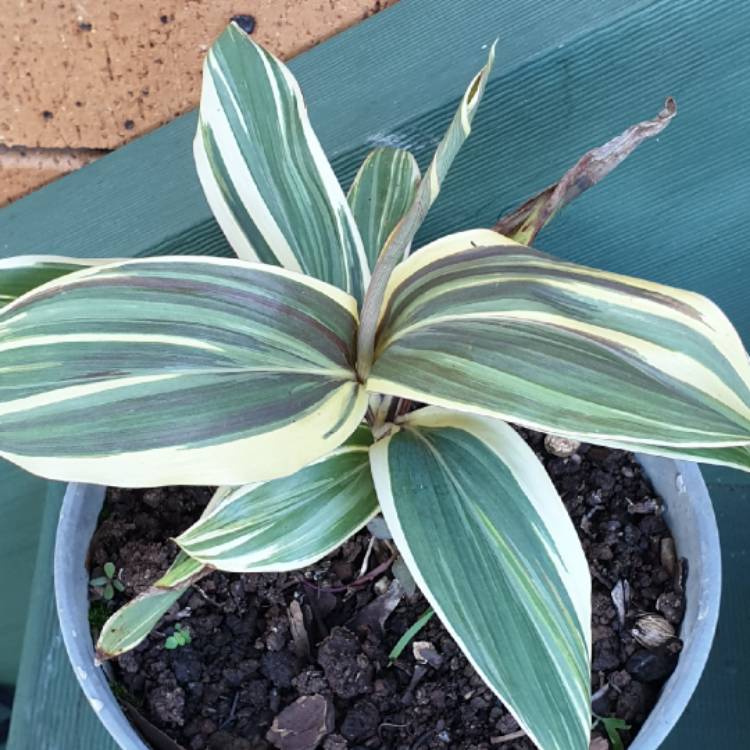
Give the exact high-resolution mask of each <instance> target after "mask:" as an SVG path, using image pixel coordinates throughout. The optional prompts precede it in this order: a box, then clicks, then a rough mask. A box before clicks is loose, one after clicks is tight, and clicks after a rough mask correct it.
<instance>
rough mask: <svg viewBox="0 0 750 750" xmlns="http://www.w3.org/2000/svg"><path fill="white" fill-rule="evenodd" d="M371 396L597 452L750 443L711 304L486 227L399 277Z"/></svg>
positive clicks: (744, 398) (741, 372)
mask: <svg viewBox="0 0 750 750" xmlns="http://www.w3.org/2000/svg"><path fill="white" fill-rule="evenodd" d="M376 355H377V357H376V361H375V364H374V366H373V371H372V375H371V377H370V379H369V381H368V383H367V387H368V388H369V389H370V390H372V391H374V392H378V393H387V394H390V395H395V396H400V397H404V398H410V399H413V400H416V401H422V402H427V403H433V404H438V405H441V406H446V407H451V408H456V409H460V410H465V411H475V412H478V413H484V414H488V415H491V416H496V417H500V418H503V419H508V420H509V421H512V422H518V423H521V424H524V425H526V426H528V427H531V428H534V429H539V430H542V431H545V432H552V433H555V434H558V435H565V436H571V437H576V438H580V439H584V440H587V441H589V442H593V443H596V442H605V441H608V440H609V441H618V442H620V443H628V444H634V445H635V444H637V445H645V444H651V445H654V446H675V447H677V446H679V447H685V448H695V447H715V448H720V447H726V446H732V445H742V444H747V443H748V442H750V365H749V364H748V356H747V353H746V352H745V350H744V348H743V346H742V343H741V341H740V338H739V336H738V335H737V333H736V331H735V330H734V329H733V328H732V326H731V324H730V323H729V321H728V320H727V319H726V317H725V316H724V315H723V314H722V313H721V311H720V310H719V309H718V308H717V307H716V306H715V305H714V304H713V303H711V302H710V301H709V300H707V299H706V298H705V297H701V296H699V295H697V294H693V293H690V292H685V291H681V290H679V289H673V288H670V287H666V286H662V285H660V284H655V283H652V282H648V281H642V280H639V279H634V278H630V277H627V276H620V275H618V274H614V273H608V272H605V271H597V270H594V269H591V268H586V267H585V266H579V265H575V264H573V263H566V262H563V261H560V260H556V259H554V258H551V257H550V256H547V255H544V254H542V253H538V252H536V251H535V250H532V249H530V248H527V247H525V246H523V245H519V244H516V243H514V242H512V241H511V240H508V239H506V238H502V237H500V236H499V235H494V236H493V233H492V232H489V231H487V230H474V231H471V232H464V233H460V234H457V235H451V236H449V237H445V238H443V239H442V240H438V241H437V242H434V243H432V244H431V245H429V246H428V247H426V248H424V249H423V250H421V251H420V252H419V253H417V254H416V255H414V256H412V257H411V258H409V259H408V260H407V261H406V262H404V263H403V264H402V265H401V266H399V268H398V269H397V270H396V271H395V273H394V274H393V278H392V279H391V284H390V285H389V292H388V295H387V300H386V310H385V313H384V316H383V318H382V320H381V325H380V333H379V339H378V344H377V350H376Z"/></svg>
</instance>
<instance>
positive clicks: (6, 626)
mask: <svg viewBox="0 0 750 750" xmlns="http://www.w3.org/2000/svg"><path fill="white" fill-rule="evenodd" d="M46 484H47V483H46V482H45V481H44V480H42V479H39V478H37V477H32V476H31V475H29V474H26V473H25V472H23V471H21V470H20V469H17V468H16V467H15V466H11V465H10V464H8V463H5V462H2V461H0V487H2V488H3V490H2V501H1V502H2V523H1V524H0V591H2V592H3V606H2V607H0V684H4V685H13V684H14V683H15V681H16V674H17V672H18V663H19V657H20V654H21V646H22V645H23V635H24V629H25V627H26V614H27V612H28V609H29V597H30V595H31V588H32V576H33V573H34V563H35V560H36V550H37V544H38V541H39V527H40V525H41V520H42V513H43V510H44V498H45V495H46V492H47V490H46Z"/></svg>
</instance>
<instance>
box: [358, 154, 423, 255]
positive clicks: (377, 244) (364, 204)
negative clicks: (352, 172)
mask: <svg viewBox="0 0 750 750" xmlns="http://www.w3.org/2000/svg"><path fill="white" fill-rule="evenodd" d="M418 183H419V166H418V165H417V160H416V159H415V158H414V157H413V156H412V155H411V154H410V153H409V152H408V151H406V150H405V149H401V148H377V149H375V150H374V151H372V152H371V153H370V154H369V155H368V156H367V158H366V159H365V160H364V162H363V164H362V166H361V167H360V168H359V172H357V176H356V177H355V178H354V182H353V183H352V186H351V187H350V188H349V193H348V195H347V200H348V201H349V206H350V207H351V209H352V214H353V215H354V220H355V221H356V222H357V226H358V227H359V233H360V235H361V236H362V242H363V244H364V248H365V255H366V256H367V260H368V261H369V263H370V268H371V269H372V268H374V267H375V263H376V261H377V259H378V256H379V255H380V251H381V250H382V249H383V246H384V245H385V241H386V240H387V239H388V236H389V235H390V233H391V232H392V231H393V229H394V227H395V226H396V224H398V222H399V221H400V220H401V219H402V218H403V216H404V214H405V213H406V211H407V210H408V208H409V206H410V205H411V203H412V200H413V199H414V194H415V193H416V190H417V185H418Z"/></svg>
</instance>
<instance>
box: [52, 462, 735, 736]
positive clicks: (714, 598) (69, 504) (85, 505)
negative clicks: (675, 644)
mask: <svg viewBox="0 0 750 750" xmlns="http://www.w3.org/2000/svg"><path fill="white" fill-rule="evenodd" d="M636 458H637V460H638V461H639V463H641V465H642V466H643V468H644V469H645V471H646V473H647V474H648V476H649V479H650V480H651V482H652V484H653V486H654V489H655V490H656V492H657V493H658V494H659V495H661V496H662V497H663V498H664V500H665V502H666V504H667V508H668V510H667V513H666V514H665V516H666V519H667V523H668V525H669V527H670V531H671V532H672V534H673V535H675V536H677V535H678V534H676V532H675V526H678V527H680V528H682V529H685V530H687V529H688V527H692V528H695V529H698V532H697V533H696V534H694V537H695V541H696V545H695V549H693V550H691V551H690V553H689V555H684V556H686V557H688V559H689V560H690V562H691V570H690V571H689V575H688V591H687V598H686V612H685V618H684V620H683V624H682V626H681V631H680V635H681V636H682V637H683V639H684V642H685V647H684V649H683V653H682V654H681V658H680V660H679V661H678V664H677V668H676V670H675V672H674V673H673V674H672V676H671V677H670V678H669V680H668V681H667V682H666V683H665V685H664V686H663V687H662V690H661V693H660V695H659V699H658V701H657V703H656V705H655V706H654V708H653V709H652V711H651V713H650V714H649V716H648V718H647V719H646V722H645V723H644V725H643V726H642V727H641V729H640V731H639V732H638V735H637V736H636V738H635V740H634V742H633V743H632V744H631V745H630V750H655V748H658V747H659V746H660V745H661V744H662V742H663V741H664V739H665V738H666V737H667V735H668V734H669V732H670V731H671V730H672V729H673V728H674V726H675V725H676V724H677V721H678V720H679V718H680V716H681V715H682V714H683V712H684V711H685V709H686V708H687V705H688V703H689V701H690V698H691V697H692V695H693V693H694V692H695V689H696V687H697V685H698V682H699V681H700V677H701V675H702V674H703V670H704V668H705V665H706V663H707V661H708V657H709V654H710V651H711V645H712V642H713V639H714V635H715V631H716V624H717V621H718V617H719V605H720V599H721V549H720V545H719V533H718V528H717V525H716V517H715V515H714V511H713V507H712V505H711V500H710V497H709V494H708V489H707V488H706V485H705V482H704V480H703V477H702V475H701V473H700V469H699V467H698V465H697V464H694V463H690V462H686V461H675V460H673V459H668V458H662V457H655V456H646V455H642V454H637V455H636ZM105 491H106V488H105V487H99V486H94V485H85V484H78V483H71V484H69V485H68V487H67V490H66V492H65V498H64V500H63V506H62V510H61V513H60V519H59V522H58V527H57V536H56V540H55V555H54V573H55V600H56V605H57V612H58V618H59V621H60V629H61V631H62V636H63V640H64V643H65V648H66V651H67V653H68V658H69V659H70V662H71V665H72V667H73V671H74V673H75V675H76V679H77V680H78V683H79V685H80V686H81V689H82V690H83V692H84V694H85V696H86V698H87V699H88V701H89V703H90V705H91V707H92V708H93V710H94V712H95V713H96V714H97V716H98V718H99V720H100V721H101V722H102V724H103V725H104V727H105V728H106V729H107V731H108V732H109V734H110V735H111V736H112V738H113V739H114V740H115V742H117V744H118V745H119V746H120V747H121V748H124V750H150V749H149V747H148V746H147V745H146V744H145V743H144V741H143V740H142V739H141V737H140V735H139V734H138V733H137V732H136V731H135V729H134V728H133V726H132V725H131V723H130V721H129V720H128V719H127V718H126V716H125V714H124V713H123V711H122V709H121V707H120V705H119V703H118V702H117V699H116V698H115V697H114V694H113V693H112V690H111V687H110V685H109V682H108V680H107V678H106V675H105V669H104V668H97V665H96V664H95V658H94V645H93V641H92V638H91V633H90V629H89V623H88V606H87V607H86V608H85V611H84V612H80V611H78V610H79V609H80V608H79V607H76V604H77V602H78V600H79V599H80V597H81V596H85V597H86V599H85V600H86V603H87V604H88V571H87V570H86V566H85V561H86V557H87V553H88V546H89V543H90V540H91V537H92V536H93V533H94V531H95V529H96V525H97V522H98V518H99V512H100V509H101V505H102V503H103V500H104V493H105ZM686 509H687V510H686ZM688 517H689V518H688ZM82 535H83V536H84V538H85V540H86V542H85V545H84V550H83V551H82V550H81V547H80V545H78V544H74V543H73V542H72V541H71V540H75V539H76V538H77V537H80V536H82ZM678 546H679V547H680V554H681V555H682V553H683V551H684V550H682V549H681V548H682V546H683V545H681V544H679V543H678ZM696 555H698V557H699V559H700V564H699V565H696V564H695V562H696V559H695V556H696ZM82 562H83V563H84V564H81V563H82ZM698 573H700V581H696V577H697V574H698ZM63 581H64V582H65V585H63V583H62V582H63ZM691 591H692V594H691ZM696 593H697V597H696ZM695 598H697V600H698V601H697V602H696V601H695ZM689 621H690V623H691V624H692V627H691V628H690V630H689V631H688V632H685V626H686V624H688V622H689ZM686 654H687V656H688V658H685V655H686Z"/></svg>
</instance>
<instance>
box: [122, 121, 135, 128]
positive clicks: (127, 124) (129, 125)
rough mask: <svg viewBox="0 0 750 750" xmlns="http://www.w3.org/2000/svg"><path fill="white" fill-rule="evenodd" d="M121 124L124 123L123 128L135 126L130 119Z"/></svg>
mask: <svg viewBox="0 0 750 750" xmlns="http://www.w3.org/2000/svg"><path fill="white" fill-rule="evenodd" d="M123 124H124V125H125V130H132V129H133V128H134V127H135V123H134V122H133V121H132V120H125V122H124V123H123Z"/></svg>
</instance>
